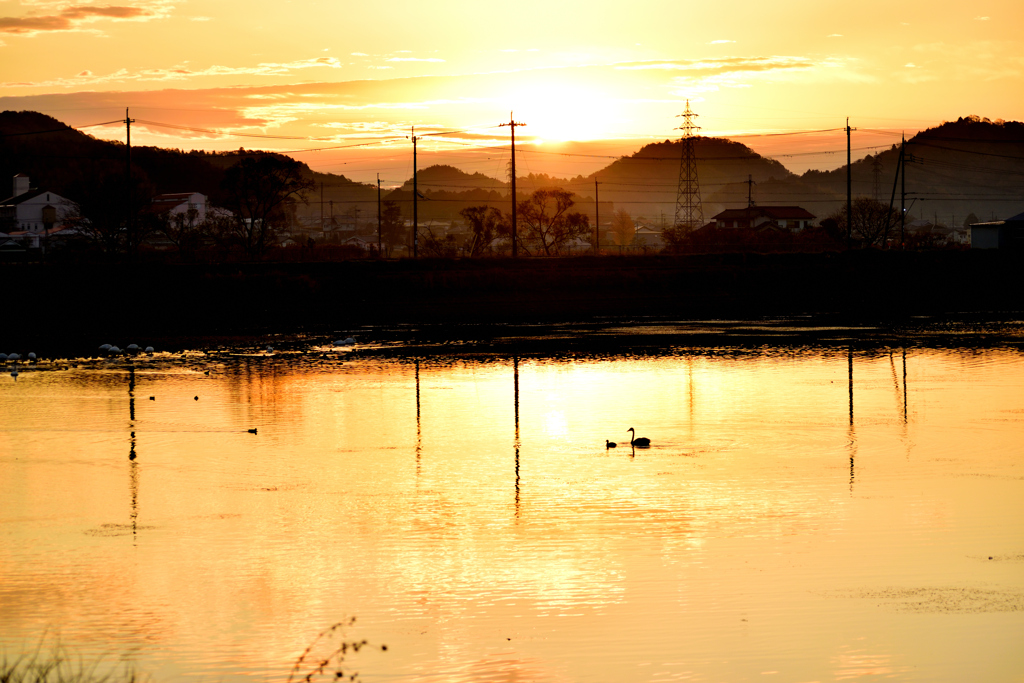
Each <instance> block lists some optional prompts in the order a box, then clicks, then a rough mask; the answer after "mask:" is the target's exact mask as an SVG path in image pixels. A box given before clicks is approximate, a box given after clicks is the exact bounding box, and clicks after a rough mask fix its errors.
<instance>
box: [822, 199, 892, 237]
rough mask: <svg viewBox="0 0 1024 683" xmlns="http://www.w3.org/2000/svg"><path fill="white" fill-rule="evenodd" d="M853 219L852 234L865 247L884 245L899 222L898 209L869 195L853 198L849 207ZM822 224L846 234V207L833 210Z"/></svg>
mask: <svg viewBox="0 0 1024 683" xmlns="http://www.w3.org/2000/svg"><path fill="white" fill-rule="evenodd" d="M851 216H852V219H853V236H854V237H855V238H857V239H859V240H860V241H861V244H863V245H864V246H865V247H871V246H876V245H877V246H884V245H885V243H886V240H888V238H889V234H890V233H892V230H893V228H895V227H897V226H898V225H899V224H900V212H899V209H896V208H893V209H891V210H890V209H889V205H888V204H883V203H882V202H876V201H875V200H874V199H871V198H870V197H858V198H857V199H854V200H853V206H852V207H851ZM821 224H822V226H823V227H825V226H826V225H827V226H828V227H827V228H826V229H829V228H832V226H833V225H834V226H835V227H834V229H835V230H837V231H838V232H839V234H841V235H843V236H844V238H845V235H846V207H842V208H840V209H837V210H836V211H834V212H833V213H832V214H831V215H829V216H828V217H827V218H825V219H824V220H822V222H821Z"/></svg>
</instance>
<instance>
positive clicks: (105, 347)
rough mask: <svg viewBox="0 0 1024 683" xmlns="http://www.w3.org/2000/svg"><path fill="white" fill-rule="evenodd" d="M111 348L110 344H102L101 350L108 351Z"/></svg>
mask: <svg viewBox="0 0 1024 683" xmlns="http://www.w3.org/2000/svg"><path fill="white" fill-rule="evenodd" d="M109 350H110V344H100V351H103V352H107V351H109Z"/></svg>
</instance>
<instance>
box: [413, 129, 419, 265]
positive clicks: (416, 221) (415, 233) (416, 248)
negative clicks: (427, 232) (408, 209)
mask: <svg viewBox="0 0 1024 683" xmlns="http://www.w3.org/2000/svg"><path fill="white" fill-rule="evenodd" d="M416 140H417V138H416V126H413V127H412V257H413V258H416V256H417V254H418V252H419V244H420V235H419V227H420V217H419V213H417V211H418V209H419V207H418V205H417V199H418V198H419V194H420V192H419V190H418V189H417V188H416Z"/></svg>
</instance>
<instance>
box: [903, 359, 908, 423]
mask: <svg viewBox="0 0 1024 683" xmlns="http://www.w3.org/2000/svg"><path fill="white" fill-rule="evenodd" d="M902 352H903V425H904V426H906V424H907V349H906V348H903V349H902Z"/></svg>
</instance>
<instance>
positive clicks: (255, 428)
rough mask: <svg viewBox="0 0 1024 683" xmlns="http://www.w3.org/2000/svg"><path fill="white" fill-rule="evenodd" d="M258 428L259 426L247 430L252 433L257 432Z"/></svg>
mask: <svg viewBox="0 0 1024 683" xmlns="http://www.w3.org/2000/svg"><path fill="white" fill-rule="evenodd" d="M257 429H259V427H253V428H252V429H249V430H247V431H248V432H249V433H250V434H255V433H256V430H257Z"/></svg>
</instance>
